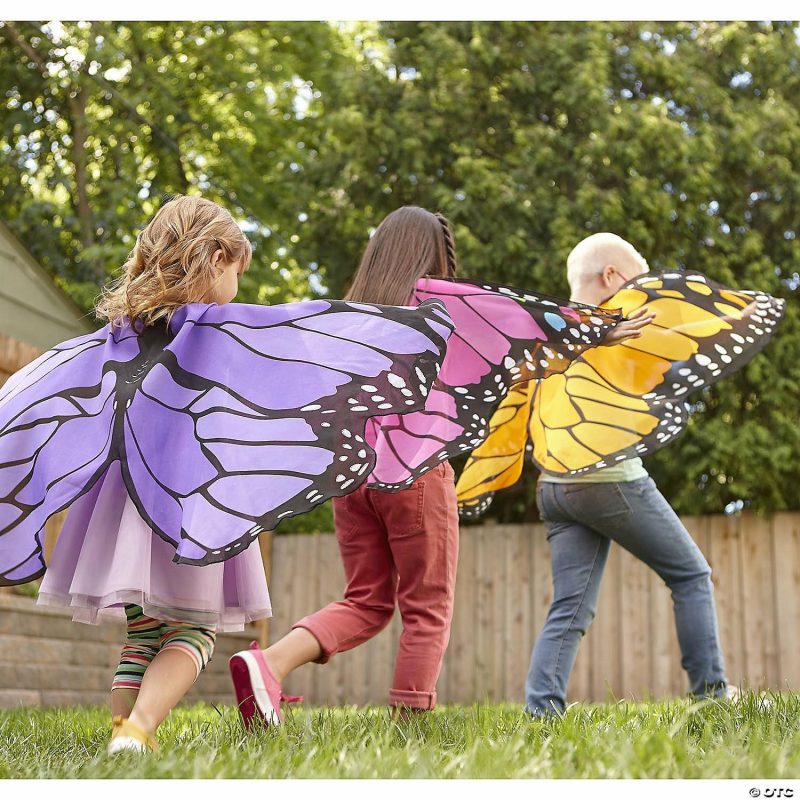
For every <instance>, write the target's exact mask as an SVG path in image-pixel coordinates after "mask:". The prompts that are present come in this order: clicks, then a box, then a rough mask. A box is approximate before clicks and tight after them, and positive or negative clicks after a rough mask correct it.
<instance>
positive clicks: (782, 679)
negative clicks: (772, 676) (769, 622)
mask: <svg viewBox="0 0 800 800" xmlns="http://www.w3.org/2000/svg"><path fill="white" fill-rule="evenodd" d="M772 527H773V561H774V564H775V581H774V585H773V588H774V591H773V603H774V605H775V609H776V618H777V631H778V652H779V664H778V666H779V672H778V678H777V681H776V685H777V686H778V687H780V688H782V689H797V688H798V687H800V592H798V591H797V588H798V586H800V515H798V514H791V513H781V514H776V515H775V517H774V518H773V520H772Z"/></svg>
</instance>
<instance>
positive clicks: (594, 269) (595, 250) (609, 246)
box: [567, 233, 650, 291]
mask: <svg viewBox="0 0 800 800" xmlns="http://www.w3.org/2000/svg"><path fill="white" fill-rule="evenodd" d="M609 264H613V265H614V266H615V267H619V268H620V269H621V270H622V271H623V272H628V271H629V270H630V271H632V272H633V273H634V274H635V275H641V274H642V273H643V272H649V271H650V267H649V266H648V264H647V261H646V260H645V259H644V257H643V256H642V255H641V254H640V253H639V251H638V250H637V249H636V248H635V247H634V246H633V245H632V244H631V243H630V242H626V241H625V239H623V238H622V237H621V236H617V235H616V234H615V233H594V234H592V235H591V236H587V237H586V238H585V239H584V240H583V241H581V242H578V244H577V245H575V247H573V248H572V252H571V253H570V254H569V255H568V256H567V280H568V281H569V288H570V289H571V290H572V291H575V290H576V289H577V288H578V287H579V286H581V285H582V284H583V283H585V282H586V279H587V278H589V277H590V276H592V275H594V274H600V273H601V272H602V271H603V269H604V268H605V267H606V266H608V265H609ZM630 277H633V276H630Z"/></svg>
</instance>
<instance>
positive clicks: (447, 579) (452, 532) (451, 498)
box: [294, 462, 458, 709]
mask: <svg viewBox="0 0 800 800" xmlns="http://www.w3.org/2000/svg"><path fill="white" fill-rule="evenodd" d="M333 513H334V522H335V525H336V539H337V541H338V543H339V551H340V553H341V556H342V562H343V563H344V572H345V576H346V578H347V587H346V588H345V592H344V600H339V601H338V602H335V603H331V604H330V605H327V606H326V607H325V608H323V609H321V610H320V611H317V613H316V614H311V615H310V616H307V617H304V618H303V619H301V620H300V621H299V622H298V623H296V624H295V625H294V627H295V628H305V629H306V630H308V631H310V632H311V634H313V636H314V637H315V638H316V639H317V641H318V642H319V644H320V647H321V648H322V657H321V658H320V659H319V663H322V664H324V663H325V662H326V661H327V660H328V659H329V658H330V657H331V656H332V655H334V654H335V653H341V652H343V651H345V650H352V648H354V647H357V646H358V645H360V644H362V643H363V642H366V641H367V640H368V639H371V638H372V637H373V636H375V635H376V634H377V633H380V631H382V630H383V629H384V628H385V627H386V626H387V625H388V624H389V622H390V621H391V619H392V616H393V614H394V609H395V604H396V605H398V606H399V608H400V616H401V618H402V621H403V632H402V634H401V635H400V648H399V650H398V653H397V661H396V664H395V672H394V680H393V682H392V688H391V690H390V692H389V703H390V704H391V705H396V706H398V705H402V706H409V707H411V708H420V709H427V708H433V707H434V706H435V705H436V681H437V679H438V677H439V672H440V671H441V668H442V659H443V658H444V653H445V650H446V649H447V642H448V640H449V638H450V622H451V620H452V616H453V594H454V592H455V584H456V565H457V563H458V511H457V507H456V493H455V486H454V483H453V469H452V467H451V466H450V465H449V464H448V463H447V462H444V463H442V464H439V465H438V466H437V467H435V468H434V469H432V470H431V471H430V472H427V473H426V474H425V475H423V476H422V477H421V478H418V479H417V480H416V481H415V482H414V483H413V484H412V485H411V486H410V487H409V488H408V489H403V490H402V491H400V492H395V493H388V492H381V491H377V490H375V489H367V488H366V484H365V485H364V486H362V487H361V488H360V489H358V490H356V491H355V492H353V493H352V494H349V495H346V496H345V497H337V498H335V499H334V501H333Z"/></svg>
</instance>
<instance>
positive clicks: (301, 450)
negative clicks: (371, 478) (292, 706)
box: [0, 300, 453, 585]
mask: <svg viewBox="0 0 800 800" xmlns="http://www.w3.org/2000/svg"><path fill="white" fill-rule="evenodd" d="M452 328H453V325H452V322H451V320H450V318H449V317H448V315H447V313H446V311H445V309H444V306H443V304H441V303H439V302H436V301H433V302H428V303H424V304H422V305H421V306H419V307H417V308H398V307H392V306H376V305H369V304H362V303H347V302H342V301H326V300H317V301H310V302H303V303H294V304H289V305H283V306H271V307H269V306H267V307H265V306H252V305H244V304H233V305H225V306H216V305H204V304H193V305H189V306H184V307H183V308H182V309H180V310H179V311H178V312H176V314H175V315H174V316H173V318H172V321H171V323H170V325H169V328H167V326H166V325H164V326H161V325H153V326H150V327H147V328H144V329H143V330H140V331H138V332H137V331H136V330H134V329H132V328H131V327H124V328H112V327H110V326H106V327H105V328H104V329H103V330H101V331H98V332H97V333H94V334H90V335H87V336H82V337H79V338H77V339H73V340H71V341H69V342H65V343H63V344H61V345H59V346H57V347H55V348H53V349H52V350H50V351H48V352H47V353H45V354H44V355H42V356H41V357H39V358H38V359H37V360H36V361H34V362H33V363H31V364H29V365H28V366H27V367H26V368H24V369H23V370H21V371H20V372H18V373H17V374H16V375H14V376H12V378H10V379H9V381H8V382H7V383H6V384H5V385H4V386H3V387H0V585H13V584H18V583H24V582H27V581H30V580H33V579H34V578H37V577H39V576H40V575H41V574H42V573H43V572H44V569H45V564H44V559H43V554H42V537H43V530H44V524H45V522H46V521H47V519H48V518H49V517H50V516H51V515H52V514H54V513H56V512H58V511H60V510H62V509H64V508H66V507H67V506H69V505H70V504H72V503H74V502H75V501H76V500H78V504H79V505H80V513H81V514H83V515H84V516H86V517H87V518H88V517H89V516H91V515H90V513H89V512H90V511H91V508H92V507H93V506H94V504H96V503H97V502H99V498H100V497H101V496H102V495H103V492H104V490H105V492H106V494H108V492H109V491H112V488H113V492H118V493H121V492H122V489H123V488H124V489H125V490H126V492H127V496H128V497H127V498H126V499H129V500H130V501H131V502H132V503H133V504H134V505H135V508H136V510H137V511H138V514H139V515H140V517H141V519H142V520H143V521H144V522H145V523H146V525H147V526H148V527H149V529H150V530H152V531H153V532H154V533H155V534H157V535H158V537H160V539H161V540H163V542H162V543H159V545H158V546H159V547H163V544H164V543H166V544H167V545H168V547H169V548H170V551H171V552H173V559H172V560H173V561H175V562H177V563H178V564H190V565H211V564H215V563H218V562H223V561H226V560H228V559H230V558H231V557H233V556H236V555H237V554H238V553H242V552H243V551H244V550H245V549H246V548H247V547H248V545H250V544H251V543H252V542H253V541H254V539H255V538H256V537H257V535H258V533H259V532H261V531H264V530H271V529H273V528H275V526H276V525H278V524H279V522H280V521H281V520H282V519H285V518H286V517H289V516H293V515H296V514H301V513H304V512H305V511H308V510H310V509H311V508H314V507H315V506H316V505H318V504H319V503H322V502H323V501H325V500H326V499H328V498H330V497H332V496H338V495H343V494H347V493H348V492H350V491H353V490H354V489H356V488H357V487H358V486H359V485H360V484H361V483H363V481H364V480H365V479H366V477H367V475H368V474H369V472H370V471H371V469H372V468H373V466H374V462H375V454H374V452H373V451H372V449H371V448H370V447H369V446H368V445H367V444H366V442H365V441H364V428H365V424H366V422H367V420H368V419H369V418H370V417H372V416H376V415H380V414H386V413H405V412H410V411H415V410H419V409H421V408H423V407H424V405H425V399H426V396H427V394H428V391H429V388H430V386H431V385H432V383H433V381H434V380H435V378H436V375H437V374H438V371H439V369H440V367H441V363H442V360H443V358H444V354H445V350H446V341H447V338H448V337H449V335H450V333H451V332H452ZM403 390H405V391H403ZM106 481H108V485H106ZM79 498H80V499H79ZM73 510H74V509H73ZM70 517H72V513H71V515H70ZM67 524H68V525H69V518H68V523H67ZM59 544H60V543H59ZM57 553H58V551H57ZM96 568H97V569H98V570H102V569H103V565H102V563H98V564H97V565H96Z"/></svg>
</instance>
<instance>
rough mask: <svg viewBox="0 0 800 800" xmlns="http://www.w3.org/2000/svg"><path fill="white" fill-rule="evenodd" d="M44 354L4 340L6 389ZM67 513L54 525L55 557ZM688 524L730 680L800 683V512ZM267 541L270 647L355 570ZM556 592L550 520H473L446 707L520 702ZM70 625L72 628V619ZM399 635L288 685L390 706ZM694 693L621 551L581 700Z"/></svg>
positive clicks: (294, 543)
mask: <svg viewBox="0 0 800 800" xmlns="http://www.w3.org/2000/svg"><path fill="white" fill-rule="evenodd" d="M37 354H38V351H36V350H35V349H34V348H32V347H30V346H28V345H24V344H21V343H19V342H15V341H14V340H12V339H8V338H6V337H3V336H0V385H2V383H3V382H4V380H5V379H6V377H8V375H9V374H11V373H12V372H14V371H15V370H17V369H19V368H20V367H22V366H23V365H24V364H25V363H27V362H28V361H30V360H31V359H32V358H34V357H35V356H36V355H37ZM62 517H63V514H62V515H58V518H53V519H52V520H50V522H48V526H47V542H46V550H47V552H48V553H49V551H50V550H51V549H52V546H53V543H54V541H55V537H56V535H57V531H58V529H59V528H60V524H61V518H62ZM685 522H686V525H687V527H688V529H689V531H690V532H691V534H692V535H693V536H694V538H695V540H696V541H697V543H698V544H699V546H700V548H701V549H702V550H703V552H704V553H705V555H706V557H707V558H708V560H709V562H710V563H711V566H712V570H713V581H714V586H715V591H716V603H717V610H718V614H719V622H720V634H721V638H722V646H723V650H724V653H725V660H726V666H727V673H728V677H729V679H730V680H731V681H732V682H734V683H737V684H745V685H749V686H752V687H754V688H767V687H773V688H787V687H790V688H800V513H784V514H777V515H775V516H774V517H772V518H770V519H765V518H760V517H756V516H754V515H750V514H744V515H741V516H735V517H724V516H708V517H689V518H687V519H685ZM261 544H262V553H263V554H264V556H265V562H266V563H267V564H268V570H269V572H270V594H271V596H272V603H273V608H274V609H275V615H276V616H275V617H274V618H273V619H272V620H271V621H270V622H269V624H268V625H264V624H261V625H255V626H252V631H253V634H254V635H256V636H258V637H259V638H261V639H262V640H264V641H266V640H267V639H268V638H271V639H272V640H274V639H275V638H276V637H277V636H280V635H282V634H283V633H285V632H286V631H287V630H288V629H289V628H290V626H291V624H292V623H293V622H295V621H296V620H297V619H299V618H300V617H302V616H304V615H305V614H308V613H310V612H312V611H315V610H317V609H318V608H320V607H322V606H323V605H325V604H326V603H328V602H330V601H332V600H336V599H338V598H340V597H341V593H342V589H343V586H344V577H343V573H342V567H341V563H340V561H339V555H338V549H337V546H336V540H335V538H334V537H333V536H332V535H331V534H310V535H302V534H296V535H282V536H270V537H269V538H266V539H264V540H263V541H262V543H261ZM8 591H9V590H0V593H4V592H8ZM551 596H552V595H551V585H550V560H549V553H548V547H547V542H546V540H545V535H544V529H543V527H542V526H541V525H533V524H531V525H512V526H488V525H487V526H483V527H479V528H475V527H469V528H464V529H463V530H462V535H461V547H460V556H459V571H458V582H457V589H456V603H455V613H454V620H453V630H452V635H451V639H450V647H449V649H448V651H447V655H446V657H445V661H444V667H443V670H442V675H441V678H440V680H439V685H438V692H439V698H440V701H441V702H459V703H469V702H473V701H475V700H483V699H488V700H492V701H498V700H509V701H511V702H516V703H518V702H520V701H521V700H522V698H523V687H524V682H525V675H526V672H527V669H528V661H529V658H530V650H531V647H532V645H533V642H534V639H535V637H536V635H537V634H538V632H539V631H540V630H541V627H542V624H543V623H544V619H545V615H546V613H547V608H548V606H549V603H550V599H551ZM9 602H11V601H9ZM60 624H63V625H66V626H70V625H72V623H71V622H69V621H68V620H67V619H66V618H65V619H64V620H63V621H62V623H60ZM77 627H81V626H77ZM399 633H400V621H399V619H398V618H397V615H396V616H395V619H394V620H393V622H392V624H391V625H390V626H389V627H388V628H387V629H386V630H385V631H383V633H381V634H380V635H379V636H377V637H376V638H375V639H374V640H372V641H371V642H369V643H367V644H365V645H364V646H363V647H360V648H357V649H356V650H353V651H351V652H348V653H343V654H340V655H338V656H336V657H335V658H334V659H332V660H331V662H330V663H329V664H327V665H325V666H318V665H307V666H305V667H303V668H302V669H300V670H298V671H297V672H296V673H295V674H294V676H293V677H292V678H291V679H290V681H288V682H287V686H286V687H285V688H286V690H287V691H290V692H292V693H302V694H305V695H306V697H307V699H308V701H309V702H311V703H316V704H342V703H356V704H366V703H379V704H380V703H383V702H385V699H386V694H387V690H388V688H389V685H390V683H391V678H392V667H393V661H394V655H395V652H396V649H397V641H398V637H399ZM34 688H35V687H33V688H32V689H31V691H33V690H34ZM686 688H687V680H686V677H685V675H684V673H683V671H682V669H681V666H680V654H679V651H678V645H677V640H676V637H675V628H674V623H673V618H672V604H671V599H670V595H669V591H668V590H667V589H666V587H665V586H664V585H663V584H662V583H661V581H660V579H659V578H658V577H657V576H656V575H655V574H654V573H652V572H651V571H650V570H648V569H647V568H646V567H645V566H644V565H643V564H642V563H641V562H639V561H637V560H636V559H634V558H633V557H632V556H630V555H629V554H628V553H626V552H624V551H622V550H621V548H619V547H616V546H615V547H613V548H612V551H611V555H610V557H609V560H608V564H607V567H606V573H605V577H604V580H603V588H602V591H601V595H600V603H599V608H598V613H597V618H596V620H595V622H594V624H593V625H592V627H591V629H590V631H589V633H588V635H587V636H586V639H585V641H584V642H583V644H582V646H581V649H580V652H579V655H578V660H577V663H576V666H575V670H574V673H573V676H572V681H571V683H570V686H569V697H570V699H572V700H603V699H605V698H607V697H608V696H614V697H631V698H643V697H648V696H649V697H653V698H658V697H665V696H671V695H681V694H683V693H685V691H686Z"/></svg>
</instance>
